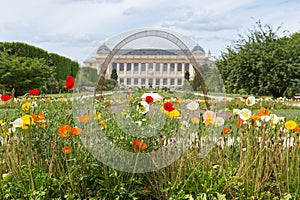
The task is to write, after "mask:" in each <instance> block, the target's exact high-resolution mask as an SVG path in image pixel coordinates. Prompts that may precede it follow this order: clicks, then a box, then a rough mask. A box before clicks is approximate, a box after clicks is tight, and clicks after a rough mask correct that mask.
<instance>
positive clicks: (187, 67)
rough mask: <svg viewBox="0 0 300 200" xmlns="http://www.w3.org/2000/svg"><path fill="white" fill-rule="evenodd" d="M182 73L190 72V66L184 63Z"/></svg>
mask: <svg viewBox="0 0 300 200" xmlns="http://www.w3.org/2000/svg"><path fill="white" fill-rule="evenodd" d="M184 71H185V72H186V71H190V64H189V63H185V64H184Z"/></svg>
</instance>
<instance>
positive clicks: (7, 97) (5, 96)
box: [1, 94, 11, 101]
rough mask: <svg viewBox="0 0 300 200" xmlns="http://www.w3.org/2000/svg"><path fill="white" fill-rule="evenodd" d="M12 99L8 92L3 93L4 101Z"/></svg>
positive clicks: (2, 98)
mask: <svg viewBox="0 0 300 200" xmlns="http://www.w3.org/2000/svg"><path fill="white" fill-rule="evenodd" d="M10 99H11V96H9V95H8V94H2V96H1V100H2V101H8V100H10Z"/></svg>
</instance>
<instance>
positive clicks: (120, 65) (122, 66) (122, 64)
mask: <svg viewBox="0 0 300 200" xmlns="http://www.w3.org/2000/svg"><path fill="white" fill-rule="evenodd" d="M119 67H120V71H124V63H120V64H119Z"/></svg>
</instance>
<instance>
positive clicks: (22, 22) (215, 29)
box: [0, 0, 300, 63]
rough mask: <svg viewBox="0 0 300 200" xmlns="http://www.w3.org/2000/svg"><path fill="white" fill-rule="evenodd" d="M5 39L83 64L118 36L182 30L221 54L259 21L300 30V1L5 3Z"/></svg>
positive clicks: (1, 31)
mask: <svg viewBox="0 0 300 200" xmlns="http://www.w3.org/2000/svg"><path fill="white" fill-rule="evenodd" d="M0 3H1V4H0V41H21V42H26V43H29V44H32V45H35V46H37V47H40V48H43V49H45V50H47V51H49V52H54V53H58V54H61V55H63V56H67V57H69V58H71V59H72V60H76V61H78V62H79V63H82V62H83V60H85V59H86V58H87V57H88V56H89V55H90V54H91V52H92V51H94V50H95V49H96V48H97V47H98V46H100V45H101V44H102V43H103V42H104V41H106V40H107V39H109V38H111V37H113V36H116V35H118V34H121V33H124V32H128V31H132V30H136V29H139V30H140V29H143V28H163V29H166V30H171V31H175V32H178V33H180V34H182V35H185V36H187V37H188V38H190V39H192V40H194V41H195V42H197V43H199V44H200V46H202V47H203V49H204V50H205V51H206V52H207V51H208V50H211V53H212V55H214V56H219V55H220V51H224V50H225V48H226V46H228V45H232V44H233V41H235V40H237V39H238V38H239V37H238V34H242V35H245V34H247V33H248V30H249V29H251V30H252V29H253V27H254V25H255V23H256V22H257V21H259V20H261V22H262V24H268V25H271V26H272V27H273V28H274V30H275V29H276V28H277V27H279V26H281V27H282V28H281V29H280V30H281V31H280V32H283V31H285V30H286V31H289V32H290V33H294V32H300V12H299V10H300V1H299V0H0Z"/></svg>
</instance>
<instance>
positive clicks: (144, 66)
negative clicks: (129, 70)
mask: <svg viewBox="0 0 300 200" xmlns="http://www.w3.org/2000/svg"><path fill="white" fill-rule="evenodd" d="M141 71H142V72H145V71H146V63H142V69H141Z"/></svg>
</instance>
